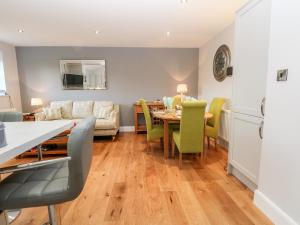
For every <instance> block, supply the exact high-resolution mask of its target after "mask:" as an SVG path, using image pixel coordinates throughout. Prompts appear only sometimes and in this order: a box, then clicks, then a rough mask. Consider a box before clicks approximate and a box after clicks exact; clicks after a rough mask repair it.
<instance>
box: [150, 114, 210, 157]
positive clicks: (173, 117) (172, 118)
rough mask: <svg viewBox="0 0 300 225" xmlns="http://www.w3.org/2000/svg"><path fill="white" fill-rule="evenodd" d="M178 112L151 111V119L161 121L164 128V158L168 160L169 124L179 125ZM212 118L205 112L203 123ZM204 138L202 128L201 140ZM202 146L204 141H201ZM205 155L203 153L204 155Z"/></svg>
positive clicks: (179, 115)
mask: <svg viewBox="0 0 300 225" xmlns="http://www.w3.org/2000/svg"><path fill="white" fill-rule="evenodd" d="M178 112H180V111H177V110H168V109H165V110H152V111H151V115H152V117H153V118H157V119H160V120H161V121H163V126H164V158H165V159H168V157H169V145H170V137H169V124H170V123H172V124H174V123H175V124H176V123H177V124H179V123H180V120H181V114H180V113H178ZM211 118H213V114H212V113H209V112H205V114H204V118H203V123H204V124H206V122H207V120H208V119H211ZM204 137H205V126H204V135H203V138H204ZM203 144H204V141H203ZM203 150H204V148H203ZM204 154H205V153H204Z"/></svg>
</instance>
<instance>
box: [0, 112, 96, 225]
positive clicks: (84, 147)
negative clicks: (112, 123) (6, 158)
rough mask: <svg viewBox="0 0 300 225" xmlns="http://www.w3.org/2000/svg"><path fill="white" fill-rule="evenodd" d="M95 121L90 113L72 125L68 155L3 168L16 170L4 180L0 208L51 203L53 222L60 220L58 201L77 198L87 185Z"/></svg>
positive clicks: (7, 208)
mask: <svg viewBox="0 0 300 225" xmlns="http://www.w3.org/2000/svg"><path fill="white" fill-rule="evenodd" d="M95 122H96V119H95V118H94V117H88V118H86V119H84V120H82V121H81V122H79V123H78V124H77V125H76V127H75V128H73V129H72V132H71V134H70V137H69V141H68V157H64V158H58V159H53V160H44V161H39V162H34V163H28V164H25V165H21V166H20V165H19V166H14V167H9V168H5V169H0V173H8V172H13V174H12V175H10V176H9V177H8V178H6V179H4V180H3V181H2V182H1V183H0V210H9V209H15V208H28V207H38V206H48V212H49V221H50V222H49V223H50V224H51V225H56V224H59V223H60V218H59V219H58V218H56V215H55V207H54V205H55V204H58V203H62V202H66V201H70V200H73V199H75V198H76V197H77V196H78V195H79V194H80V193H81V191H82V189H83V187H84V185H85V182H86V179H87V176H88V173H89V170H90V165H91V161H92V149H93V136H94V126H95Z"/></svg>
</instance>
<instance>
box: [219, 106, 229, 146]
mask: <svg viewBox="0 0 300 225" xmlns="http://www.w3.org/2000/svg"><path fill="white" fill-rule="evenodd" d="M230 116H231V111H230V110H228V109H223V110H222V113H221V124H220V129H219V144H220V145H221V146H222V147H224V148H228V144H229V132H230V131H229V129H230Z"/></svg>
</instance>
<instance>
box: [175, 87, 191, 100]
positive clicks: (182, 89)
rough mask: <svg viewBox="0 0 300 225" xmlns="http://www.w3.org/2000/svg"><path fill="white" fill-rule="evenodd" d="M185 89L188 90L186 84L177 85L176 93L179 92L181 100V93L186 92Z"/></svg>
mask: <svg viewBox="0 0 300 225" xmlns="http://www.w3.org/2000/svg"><path fill="white" fill-rule="evenodd" d="M187 91H188V88H187V84H178V85H177V93H180V94H181V101H183V94H185V93H187Z"/></svg>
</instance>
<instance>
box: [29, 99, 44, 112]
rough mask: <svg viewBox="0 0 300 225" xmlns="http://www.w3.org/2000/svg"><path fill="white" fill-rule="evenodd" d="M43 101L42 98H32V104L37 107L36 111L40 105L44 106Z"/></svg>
mask: <svg viewBox="0 0 300 225" xmlns="http://www.w3.org/2000/svg"><path fill="white" fill-rule="evenodd" d="M42 105H43V101H42V99H41V98H31V106H33V107H34V108H35V110H34V111H35V112H36V111H37V110H38V106H42Z"/></svg>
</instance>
